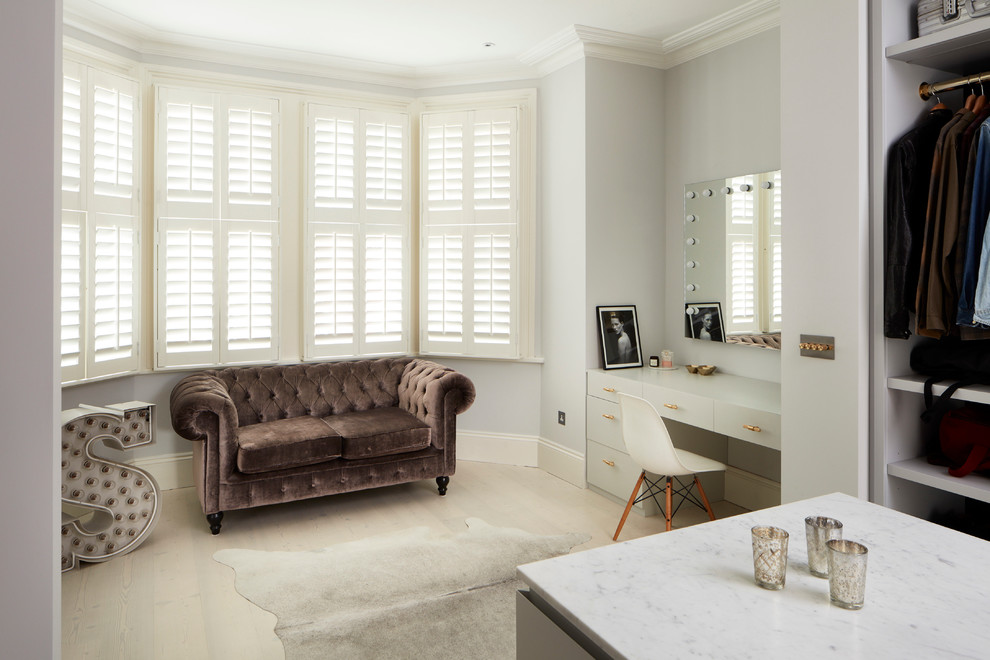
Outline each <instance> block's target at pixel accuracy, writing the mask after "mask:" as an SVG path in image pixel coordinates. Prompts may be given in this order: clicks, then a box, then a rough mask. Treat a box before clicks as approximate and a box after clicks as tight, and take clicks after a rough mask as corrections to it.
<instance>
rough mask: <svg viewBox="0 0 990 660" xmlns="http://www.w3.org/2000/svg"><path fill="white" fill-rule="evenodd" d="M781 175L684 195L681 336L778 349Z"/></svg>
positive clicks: (730, 181) (740, 179) (717, 183)
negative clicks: (682, 317) (682, 322)
mask: <svg viewBox="0 0 990 660" xmlns="http://www.w3.org/2000/svg"><path fill="white" fill-rule="evenodd" d="M780 202H781V187H780V170H776V171H774V172H759V173H756V174H744V175H741V176H733V177H729V178H727V179H713V180H711V181H701V182H699V183H692V184H689V185H687V186H685V188H684V335H685V336H686V337H691V338H694V339H702V340H708V341H724V342H727V343H730V344H737V345H740V346H756V347H760V348H771V349H779V348H780V319H781V267H780V264H781V262H780V259H781V244H780V227H781V220H782V217H781V206H780Z"/></svg>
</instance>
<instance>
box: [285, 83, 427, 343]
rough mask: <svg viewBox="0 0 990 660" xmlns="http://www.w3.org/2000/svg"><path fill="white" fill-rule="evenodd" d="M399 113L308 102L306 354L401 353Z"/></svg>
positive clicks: (405, 330)
mask: <svg viewBox="0 0 990 660" xmlns="http://www.w3.org/2000/svg"><path fill="white" fill-rule="evenodd" d="M408 132H409V122H408V117H407V116H406V115H405V114H402V113H385V112H372V111H368V110H363V109H358V108H340V107H333V106H326V105H321V104H315V103H313V104H309V106H308V107H307V136H308V139H307V152H308V153H307V159H306V162H307V181H308V185H307V191H306V197H307V204H306V241H305V245H306V259H305V273H306V275H305V280H304V282H305V285H306V286H305V292H304V295H305V299H306V300H307V301H308V302H309V304H307V305H304V310H305V312H304V313H305V319H304V322H305V355H304V357H306V358H307V359H310V358H317V357H331V356H352V355H382V354H392V353H403V352H407V351H408V350H409V303H408V300H409V287H408V281H409V260H410V246H409V223H410V218H411V214H410V206H409V199H408V197H409V195H408V187H409V184H408V180H409V171H408V170H409V167H408V160H409V156H408V152H409V148H408Z"/></svg>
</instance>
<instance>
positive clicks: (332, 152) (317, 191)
mask: <svg viewBox="0 0 990 660" xmlns="http://www.w3.org/2000/svg"><path fill="white" fill-rule="evenodd" d="M345 114H346V115H347V118H343V117H314V118H313V126H312V137H313V144H312V149H313V152H312V159H311V163H310V168H309V171H310V177H311V184H310V186H311V190H312V202H313V204H314V206H315V207H316V208H321V209H330V208H341V209H353V208H354V186H355V183H354V178H355V173H354V148H355V144H354V124H355V119H354V118H351V117H350V115H351V113H349V112H348V113H345ZM353 114H354V115H356V114H357V113H353Z"/></svg>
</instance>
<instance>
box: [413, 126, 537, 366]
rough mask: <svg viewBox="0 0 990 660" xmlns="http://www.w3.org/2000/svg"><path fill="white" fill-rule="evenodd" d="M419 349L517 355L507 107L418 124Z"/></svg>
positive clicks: (514, 179) (513, 174)
mask: <svg viewBox="0 0 990 660" xmlns="http://www.w3.org/2000/svg"><path fill="white" fill-rule="evenodd" d="M422 126H423V147H422V154H423V167H424V168H425V169H426V171H427V173H428V174H427V177H426V180H425V183H424V191H423V197H424V199H425V203H424V210H423V217H422V224H423V231H422V235H423V254H424V259H423V263H422V264H421V269H422V277H421V283H422V287H423V294H422V295H421V297H420V300H421V306H422V312H421V316H422V317H423V318H425V319H426V324H425V327H423V328H422V329H421V333H420V346H421V351H422V352H423V353H444V354H453V355H478V356H485V357H509V358H511V357H518V355H519V337H518V335H519V315H520V304H519V270H520V258H519V246H518V241H517V236H518V231H519V223H520V218H519V212H518V197H519V192H518V187H519V153H518V149H519V147H518V140H519V138H518V111H517V109H516V108H501V109H493V110H472V111H467V112H458V113H428V114H424V115H423V118H422Z"/></svg>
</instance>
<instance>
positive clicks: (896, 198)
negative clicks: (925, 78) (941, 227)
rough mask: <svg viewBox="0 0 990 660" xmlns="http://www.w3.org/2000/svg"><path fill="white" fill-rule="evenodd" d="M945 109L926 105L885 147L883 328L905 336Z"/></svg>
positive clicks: (948, 114) (947, 112)
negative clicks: (922, 115)
mask: <svg viewBox="0 0 990 660" xmlns="http://www.w3.org/2000/svg"><path fill="white" fill-rule="evenodd" d="M952 115H953V113H952V111H951V110H949V109H947V108H946V109H939V110H932V111H931V112H930V113H929V114H928V115H926V116H925V118H924V119H922V120H921V122H920V123H919V124H918V126H916V127H915V128H914V129H912V130H911V131H909V132H908V133H907V134H905V135H904V136H903V137H902V138H901V139H900V140H898V141H897V143H896V144H895V145H894V146H893V148H892V149H891V151H890V160H889V163H888V167H887V196H886V200H885V203H884V224H885V229H886V237H885V241H884V334H885V335H886V336H887V337H892V338H895V339H906V338H907V337H908V336H910V334H911V332H910V330H909V329H908V312H909V311H914V300H915V294H916V293H917V288H918V270H919V268H920V265H921V247H922V239H923V236H924V228H925V215H926V211H927V207H928V192H929V185H930V183H931V175H932V161H933V159H934V153H935V143H936V142H937V141H938V136H939V133H940V132H941V130H942V127H943V126H945V124H946V123H948V121H949V119H951V118H952Z"/></svg>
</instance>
